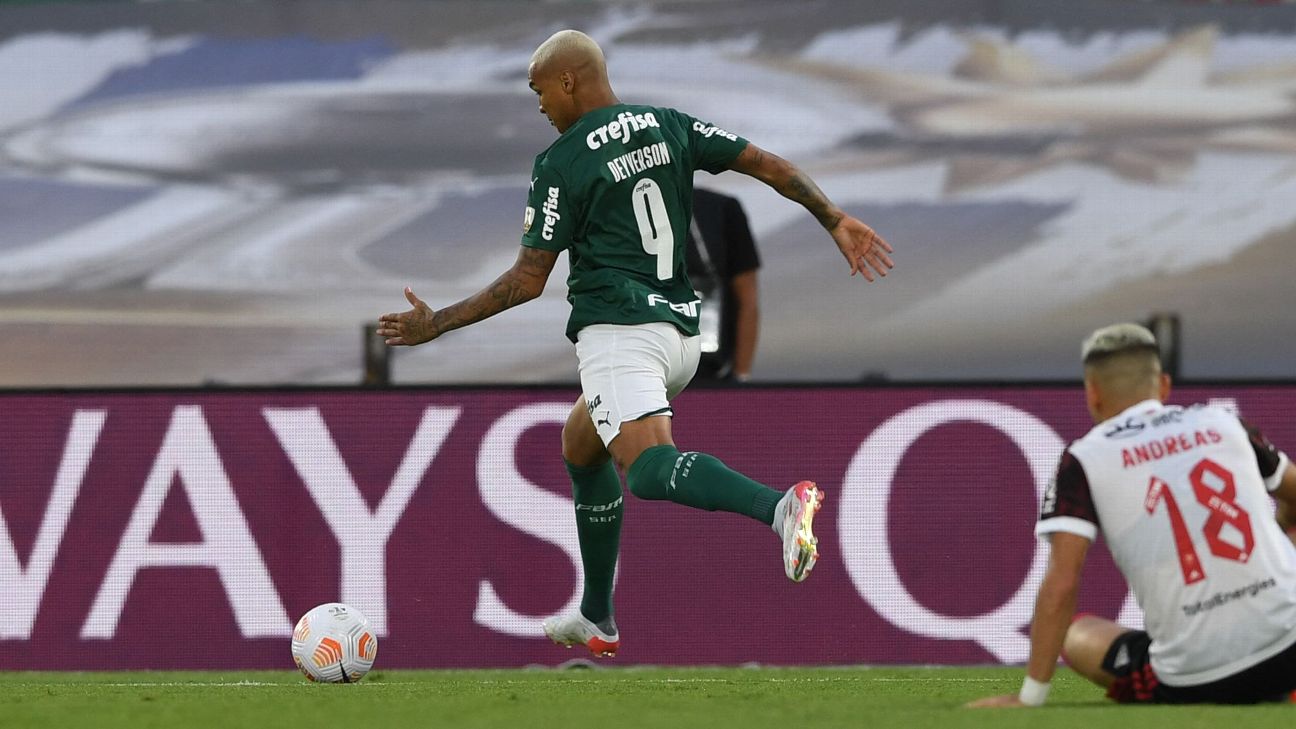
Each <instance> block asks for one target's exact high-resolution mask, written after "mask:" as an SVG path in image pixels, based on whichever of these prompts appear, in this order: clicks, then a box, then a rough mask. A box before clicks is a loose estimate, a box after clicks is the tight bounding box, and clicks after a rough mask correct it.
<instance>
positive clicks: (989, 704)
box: [964, 694, 1026, 709]
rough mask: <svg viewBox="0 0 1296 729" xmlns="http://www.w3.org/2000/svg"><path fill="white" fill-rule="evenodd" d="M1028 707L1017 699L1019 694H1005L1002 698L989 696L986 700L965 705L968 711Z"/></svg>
mask: <svg viewBox="0 0 1296 729" xmlns="http://www.w3.org/2000/svg"><path fill="white" fill-rule="evenodd" d="M1024 706H1026V705H1025V704H1023V703H1022V702H1021V699H1019V698H1017V694H1003V695H1001V696H987V697H986V698H984V699H977V700H976V701H970V702H968V703H967V704H964V707H965V708H968V709H1020V708H1022V707H1024Z"/></svg>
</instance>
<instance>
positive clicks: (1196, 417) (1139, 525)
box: [970, 324, 1296, 707]
mask: <svg viewBox="0 0 1296 729" xmlns="http://www.w3.org/2000/svg"><path fill="white" fill-rule="evenodd" d="M1082 357H1083V359H1084V382H1085V399H1086V400H1087V402H1088V406H1089V412H1090V413H1091V414H1092V416H1093V419H1094V422H1096V423H1097V425H1096V426H1095V427H1094V429H1093V430H1091V431H1090V432H1089V433H1088V435H1086V436H1084V437H1083V438H1080V439H1079V440H1077V441H1075V442H1074V443H1072V444H1071V445H1070V446H1068V447H1067V449H1066V451H1064V452H1063V454H1062V459H1061V463H1060V464H1059V466H1058V472H1057V477H1056V479H1055V480H1054V482H1053V484H1052V485H1051V486H1050V488H1049V490H1048V491H1047V492H1046V494H1045V496H1044V502H1043V504H1042V506H1041V514H1040V520H1039V523H1038V524H1037V525H1036V528H1035V532H1036V534H1037V535H1039V536H1041V537H1045V538H1048V539H1049V540H1050V542H1051V548H1050V553H1049V562H1048V569H1047V571H1046V572H1045V575H1044V579H1043V581H1042V582H1041V584H1040V587H1039V594H1038V597H1037V598H1036V602H1035V616H1034V619H1033V620H1032V622H1031V653H1030V659H1029V661H1028V663H1027V666H1026V679H1025V681H1024V682H1023V684H1022V688H1021V690H1020V692H1018V693H1016V694H1007V695H1003V696H993V697H989V698H985V699H981V700H979V701H975V702H972V703H971V704H970V706H973V707H988V706H1039V705H1041V704H1043V703H1044V700H1045V698H1046V697H1047V696H1048V690H1049V681H1050V680H1051V679H1052V677H1053V672H1054V670H1055V668H1056V666H1057V660H1058V656H1059V654H1061V655H1062V656H1063V657H1064V658H1065V659H1066V661H1067V663H1068V664H1069V665H1070V666H1071V668H1072V669H1073V670H1074V671H1076V672H1077V673H1079V674H1080V675H1082V676H1084V677H1085V678H1088V679H1089V680H1090V681H1093V682H1094V683H1096V684H1098V685H1099V686H1102V687H1104V688H1106V689H1107V696H1108V697H1110V698H1112V699H1114V700H1116V701H1118V702H1121V703H1221V704H1241V703H1260V702H1268V701H1282V700H1286V699H1287V698H1288V697H1289V696H1290V695H1291V693H1292V691H1293V690H1296V547H1294V546H1293V543H1292V539H1291V537H1290V536H1289V535H1291V534H1292V532H1291V531H1289V530H1290V529H1291V528H1292V526H1293V525H1292V521H1291V515H1292V514H1296V511H1293V508H1294V507H1296V467H1293V465H1292V464H1291V462H1290V461H1289V460H1288V458H1287V456H1286V455H1285V454H1283V453H1282V452H1281V451H1279V450H1277V449H1276V448H1274V446H1273V445H1272V444H1270V443H1269V441H1268V440H1266V439H1265V437H1264V436H1263V435H1261V434H1260V432H1259V431H1258V430H1256V429H1255V428H1253V427H1251V426H1249V425H1248V424H1247V423H1245V422H1244V421H1242V420H1240V419H1239V418H1238V417H1237V416H1236V415H1234V414H1232V413H1230V412H1228V411H1226V410H1224V409H1222V408H1219V407H1213V406H1206V405H1194V406H1192V407H1187V408H1184V407H1179V406H1177V405H1165V404H1164V402H1165V399H1166V397H1167V395H1168V394H1169V392H1170V378H1169V377H1168V376H1167V375H1165V374H1164V373H1162V371H1161V364H1160V359H1159V357H1158V353H1157V346H1156V340H1155V339H1154V338H1153V336H1152V333H1151V332H1149V331H1148V330H1147V329H1145V328H1144V327H1141V326H1139V325H1137V324H1116V325H1113V326H1110V327H1106V328H1103V329H1099V330H1098V331H1096V332H1094V333H1093V334H1092V335H1090V336H1089V338H1088V339H1087V340H1086V341H1085V343H1084V346H1083V348H1082ZM1271 497H1272V499H1273V500H1276V501H1277V506H1278V512H1277V514H1278V516H1277V519H1276V520H1275V519H1273V518H1271V517H1270V514H1271V510H1272V508H1273V501H1271ZM1099 531H1101V532H1102V535H1103V538H1104V540H1105V541H1106V543H1107V547H1108V548H1109V549H1110V550H1111V553H1112V557H1113V558H1114V560H1115V562H1116V566H1117V567H1119V568H1120V571H1121V573H1122V574H1123V575H1124V576H1125V579H1126V580H1127V581H1128V582H1129V584H1130V587H1131V589H1132V590H1133V591H1134V596H1135V598H1137V600H1138V604H1139V607H1140V608H1142V609H1143V614H1144V623H1145V625H1146V630H1129V629H1127V628H1124V627H1122V626H1120V625H1118V624H1116V623H1114V622H1112V621H1110V620H1105V619H1102V618H1099V617H1095V616H1092V615H1086V616H1083V617H1080V618H1078V619H1075V620H1074V621H1073V620H1072V618H1073V615H1074V613H1075V606H1076V595H1077V591H1078V587H1079V583H1080V572H1081V568H1082V567H1083V566H1084V561H1085V554H1086V552H1087V551H1088V549H1089V545H1090V544H1091V543H1092V542H1093V540H1094V539H1095V538H1096V537H1097V535H1098V532H1099Z"/></svg>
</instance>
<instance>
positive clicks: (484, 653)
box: [0, 386, 1296, 669]
mask: <svg viewBox="0 0 1296 729" xmlns="http://www.w3.org/2000/svg"><path fill="white" fill-rule="evenodd" d="M575 396H576V393H575V391H569V390H566V389H504V390H498V389H497V390H486V389H480V390H477V389H474V390H463V389H460V390H415V389H410V390H386V391H363V390H300V391H287V392H284V391H238V392H234V391H230V392H221V391H189V392H156V393H153V392H116V393H61V394H58V393H56V394H17V393H10V394H6V395H3V396H0V514H2V516H3V520H0V584H3V586H4V590H3V593H4V601H5V609H4V610H3V611H0V669H34V668H51V669H106V668H207V669H211V668H230V669H233V668H288V667H290V666H291V665H292V664H291V659H290V658H289V653H288V642H289V633H290V631H291V628H292V624H293V622H294V621H295V620H296V618H297V617H298V616H299V615H300V614H302V613H304V612H305V611H306V610H308V609H309V608H310V607H312V606H314V605H316V604H318V603H322V602H327V601H331V600H343V601H346V602H348V603H351V604H352V605H354V606H356V607H358V608H360V609H361V610H362V611H364V612H365V613H366V614H367V615H368V616H369V618H370V619H371V620H372V621H373V622H374V624H375V627H376V629H377V630H378V632H379V633H380V635H381V636H382V638H383V641H382V648H381V650H382V655H381V659H380V660H381V664H382V665H383V666H384V667H388V668H399V667H467V666H524V665H529V664H550V665H552V664H556V663H559V662H561V661H563V660H565V659H568V658H571V657H573V656H574V655H576V654H574V653H569V652H565V651H561V650H558V649H557V648H555V647H554V646H552V645H551V644H550V643H549V642H548V641H547V640H546V639H545V638H544V637H543V634H542V632H541V628H540V623H541V621H542V620H543V619H544V618H545V617H547V616H549V615H552V614H555V613H559V612H562V611H565V610H568V609H572V608H573V607H574V606H575V605H576V604H577V602H578V601H579V585H580V579H581V578H580V571H579V570H580V567H579V559H578V556H577V555H578V551H577V543H576V535H575V528H574V522H573V518H572V513H571V508H572V507H571V501H570V496H569V493H570V487H569V484H568V480H567V476H566V473H565V471H564V469H563V465H562V461H561V459H560V456H559V438H560V432H561V424H562V422H563V420H564V418H565V417H566V415H567V413H568V411H569V409H570V407H571V403H572V401H573V399H574V398H575ZM1211 399H1214V400H1216V401H1218V402H1219V403H1221V404H1224V405H1225V406H1228V407H1236V408H1239V409H1240V410H1241V411H1242V412H1243V413H1244V414H1245V415H1246V416H1247V417H1248V419H1249V420H1251V421H1252V422H1254V423H1255V424H1257V425H1258V426H1260V427H1261V428H1262V429H1264V430H1265V431H1266V432H1267V433H1268V434H1269V435H1270V437H1271V438H1272V440H1274V442H1275V443H1276V444H1278V445H1279V447H1283V446H1286V447H1287V448H1288V449H1292V448H1293V447H1294V446H1293V444H1296V422H1294V421H1293V419H1292V418H1291V416H1290V413H1291V412H1292V410H1293V406H1296V387H1291V386H1252V387H1213V388H1210V389H1209V390H1207V389H1203V388H1184V389H1181V390H1179V391H1177V392H1176V393H1175V396H1174V400H1175V401H1176V402H1183V403H1187V402H1192V401H1206V400H1211ZM675 405H676V418H675V426H674V429H675V436H676V440H677V442H678V443H679V445H680V447H681V449H684V450H689V449H696V450H704V451H707V452H710V453H712V454H715V455H717V456H718V457H720V458H721V459H723V460H725V461H726V462H728V463H729V464H730V465H732V466H733V467H735V468H737V469H739V470H741V471H743V472H745V473H748V474H750V475H752V476H754V477H756V478H758V479H760V480H762V481H764V482H766V483H768V484H771V485H773V486H776V487H778V488H785V487H786V486H788V485H789V484H791V483H793V482H795V481H798V480H801V479H807V478H808V479H814V480H816V481H818V482H819V484H820V485H821V486H822V487H823V488H824V489H825V491H826V492H827V495H828V501H827V503H826V506H825V508H824V510H823V511H822V512H821V515H820V518H819V520H818V521H817V522H816V531H817V533H818V535H819V537H820V542H821V544H820V549H821V553H822V555H823V556H822V559H821V560H820V562H819V566H818V567H817V569H816V571H815V573H814V575H813V576H812V577H811V578H810V579H809V580H808V581H807V582H805V583H803V584H793V583H791V582H789V581H788V580H787V578H786V577H784V575H783V571H782V566H781V563H780V559H779V545H778V542H777V540H776V538H775V537H774V535H773V534H772V533H771V532H770V530H769V529H768V528H767V527H765V526H763V525H761V524H759V523H756V522H752V521H749V520H747V519H745V518H744V517H740V516H734V515H730V514H722V513H717V514H708V513H705V512H700V511H693V510H690V509H687V508H684V507H681V506H677V505H674V504H670V503H663V502H646V501H642V500H639V499H635V498H633V497H627V506H626V511H625V527H624V531H623V545H622V547H623V549H622V557H621V565H620V573H619V581H618V588H617V593H616V608H617V619H618V623H619V626H620V629H621V633H622V639H623V643H622V649H621V653H620V656H619V662H624V663H651V664H737V663H743V662H748V661H758V662H762V663H772V664H859V663H906V664H984V663H993V662H1017V661H1021V660H1023V659H1024V658H1025V657H1026V655H1027V638H1026V626H1027V623H1028V622H1029V618H1030V614H1031V609H1032V602H1033V598H1034V592H1035V586H1036V584H1037V581H1038V579H1039V577H1040V575H1041V573H1042V569H1043V567H1044V560H1045V558H1046V556H1047V549H1045V548H1042V547H1041V546H1039V545H1037V543H1036V541H1035V539H1034V538H1033V537H1032V525H1033V522H1034V519H1035V516H1036V512H1037V509H1038V502H1039V497H1040V495H1041V493H1042V492H1043V489H1045V488H1046V486H1047V482H1048V480H1049V479H1050V477H1051V475H1052V471H1053V467H1054V464H1055V462H1056V459H1057V457H1058V455H1059V453H1060V452H1061V449H1062V448H1063V446H1064V444H1065V443H1067V442H1069V441H1070V440H1071V439H1074V438H1076V437H1078V436H1080V435H1082V434H1083V433H1084V432H1085V431H1086V430H1087V429H1088V428H1089V427H1090V424H1089V421H1088V415H1087V414H1086V412H1085V410H1084V404H1083V395H1082V393H1081V390H1080V388H1079V387H1078V386H1050V387H1002V388H997V387H996V388H986V387H927V388H916V387H915V388H909V387H906V388H879V389H859V388H761V389H713V390H705V389H703V390H696V391H692V392H688V393H685V394H684V395H682V396H680V397H679V398H678V399H677V400H676V403H675ZM1091 554H1092V555H1093V557H1092V558H1091V560H1090V563H1089V566H1088V568H1087V570H1088V571H1087V573H1086V577H1085V584H1084V586H1083V589H1082V594H1081V599H1080V605H1079V607H1080V609H1081V610H1084V611H1090V612H1095V613H1098V614H1101V615H1105V616H1108V617H1112V618H1116V617H1118V616H1119V617H1120V618H1121V619H1122V620H1125V621H1129V622H1130V623H1131V624H1135V625H1137V624H1138V622H1139V620H1140V616H1139V612H1138V609H1137V606H1136V605H1135V604H1134V603H1133V601H1132V600H1131V599H1129V598H1128V597H1127V589H1126V587H1125V584H1124V582H1123V580H1122V579H1121V578H1120V576H1119V574H1118V573H1117V572H1116V570H1115V568H1114V567H1113V566H1112V564H1111V561H1110V559H1109V558H1108V556H1107V554H1106V551H1105V550H1104V549H1101V548H1099V549H1096V550H1094V551H1093V552H1092V553H1091Z"/></svg>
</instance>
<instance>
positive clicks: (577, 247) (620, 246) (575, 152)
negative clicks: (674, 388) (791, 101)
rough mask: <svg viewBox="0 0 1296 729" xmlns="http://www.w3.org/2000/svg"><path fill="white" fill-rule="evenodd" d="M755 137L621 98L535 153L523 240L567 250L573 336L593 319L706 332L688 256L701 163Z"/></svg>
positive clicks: (712, 166)
mask: <svg viewBox="0 0 1296 729" xmlns="http://www.w3.org/2000/svg"><path fill="white" fill-rule="evenodd" d="M746 146H747V140H745V139H743V138H741V137H739V136H737V135H735V134H731V133H729V132H727V131H725V130H724V129H720V128H718V127H716V126H714V125H712V124H707V123H705V122H701V121H698V120H697V119H694V118H693V117H691V116H689V115H687V114H684V113H682V112H679V111H676V110H675V109H668V108H663V107H655V106H637V105H630V104H617V105H614V106H608V107H604V108H602V109H595V110H593V111H590V112H587V113H586V114H585V115H584V116H582V117H581V118H580V119H578V120H577V121H576V123H575V124H573V125H572V126H571V127H570V128H568V129H567V131H565V132H563V134H562V136H560V137H558V140H557V141H556V142H554V143H553V144H552V145H550V147H549V149H546V150H545V151H544V152H541V153H540V154H539V155H537V156H536V160H535V167H534V168H533V169H532V172H531V192H530V194H529V195H528V197H527V208H526V216H525V219H524V221H523V226H522V245H524V246H531V247H533V248H543V249H545V250H550V251H562V250H566V251H567V255H568V257H569V259H570V263H571V274H570V275H569V276H568V277H567V300H568V301H569V302H571V306H572V312H571V317H570V318H569V319H568V320H567V337H568V338H569V339H571V340H572V341H573V342H575V341H576V334H577V332H579V331H580V330H581V329H582V328H584V327H586V326H589V325H590V324H646V323H648V322H667V323H670V324H674V325H675V326H676V327H678V328H679V330H680V331H681V332H683V333H684V334H686V335H689V336H693V335H696V334H697V333H698V306H699V303H700V302H699V299H698V296H697V294H696V293H695V292H694V291H693V286H692V285H691V284H690V283H689V280H688V274H687V273H686V272H685V258H684V241H685V239H686V236H687V234H688V229H689V221H690V219H691V218H692V215H693V171H694V170H706V171H707V172H710V173H712V174H714V173H717V172H721V171H723V170H725V169H727V168H728V166H729V164H730V163H732V162H733V160H734V159H735V158H736V157H737V156H738V154H739V153H740V152H742V151H743V149H744V148H746Z"/></svg>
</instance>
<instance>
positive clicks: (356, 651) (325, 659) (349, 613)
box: [292, 602, 378, 683]
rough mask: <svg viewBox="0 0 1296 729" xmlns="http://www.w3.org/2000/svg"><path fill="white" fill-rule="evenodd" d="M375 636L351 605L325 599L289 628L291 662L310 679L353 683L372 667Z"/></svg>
mask: <svg viewBox="0 0 1296 729" xmlns="http://www.w3.org/2000/svg"><path fill="white" fill-rule="evenodd" d="M377 656H378V638H377V636H375V635H374V633H373V630H372V629H370V627H369V620H368V619H367V618H366V617H365V616H364V615H362V614H361V613H360V611H359V610H356V609H355V608H353V607H348V606H346V605H343V604H342V603H340V602H326V603H324V604H323V605H320V606H318V607H316V608H313V609H312V610H311V611H310V612H308V613H306V614H305V615H303V616H302V617H301V620H298V621H297V627H296V628H293V637H292V657H293V662H294V663H296V664H297V667H298V668H300V669H301V672H302V673H304V674H306V678H309V679H310V680H312V681H322V682H324V683H355V682H356V681H359V680H360V679H362V678H364V675H365V674H366V673H369V669H371V668H373V662H374V658H376V657H377Z"/></svg>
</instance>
